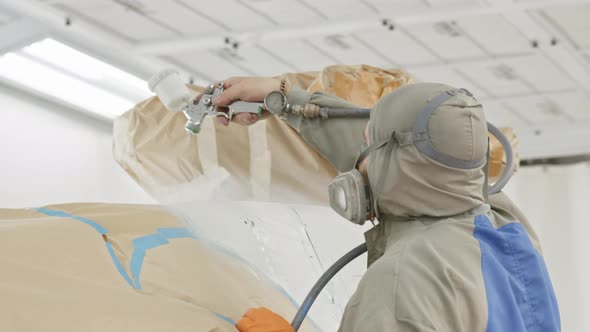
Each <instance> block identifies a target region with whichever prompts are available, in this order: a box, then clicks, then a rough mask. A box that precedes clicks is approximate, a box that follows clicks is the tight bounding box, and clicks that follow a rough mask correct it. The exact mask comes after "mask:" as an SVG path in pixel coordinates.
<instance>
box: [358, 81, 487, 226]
mask: <svg viewBox="0 0 590 332" xmlns="http://www.w3.org/2000/svg"><path fill="white" fill-rule="evenodd" d="M447 91H450V93H447ZM441 100H444V101H442V102H441V103H437V101H441ZM432 102H434V104H438V106H437V105H434V104H433V103H432ZM433 107H434V108H433ZM369 139H370V144H371V145H375V146H374V148H375V149H374V150H373V151H372V152H371V153H370V154H369V156H368V158H369V163H368V169H367V170H368V176H369V184H370V187H371V190H372V192H373V201H374V202H373V204H374V207H375V209H376V210H377V211H378V213H379V215H380V216H399V217H419V216H431V217H445V216H451V215H455V214H458V213H462V212H465V211H467V210H469V209H472V208H474V207H476V206H479V205H481V204H483V203H484V197H483V185H484V181H485V173H484V168H485V164H486V154H487V151H488V136H487V124H486V120H485V116H484V112H483V109H482V106H481V104H480V103H479V102H478V101H477V100H476V99H475V98H474V97H472V96H471V94H470V93H469V92H468V91H465V90H459V89H456V88H453V87H451V86H448V85H443V84H435V83H416V84H412V85H408V86H405V87H402V88H399V89H397V90H395V91H394V92H392V93H390V94H389V95H387V96H384V97H383V98H382V99H381V100H380V101H379V102H378V103H377V104H376V105H375V107H374V109H373V111H372V112H371V118H370V121H369Z"/></svg>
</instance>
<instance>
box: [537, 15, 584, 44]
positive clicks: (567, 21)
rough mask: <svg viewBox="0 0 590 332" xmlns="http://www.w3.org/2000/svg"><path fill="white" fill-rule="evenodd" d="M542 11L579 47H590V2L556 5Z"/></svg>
mask: <svg viewBox="0 0 590 332" xmlns="http://www.w3.org/2000/svg"><path fill="white" fill-rule="evenodd" d="M540 12H541V13H543V14H544V15H545V17H546V18H547V19H548V20H549V21H550V22H551V23H552V24H554V25H555V26H556V27H557V28H559V29H560V30H561V31H563V32H565V33H566V35H567V37H568V38H569V39H570V40H572V41H573V42H574V43H575V44H576V46H577V47H578V48H581V49H584V48H590V19H589V18H590V4H583V5H567V6H555V7H550V8H547V9H544V10H542V11H540Z"/></svg>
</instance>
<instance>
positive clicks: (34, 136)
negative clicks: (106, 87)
mask: <svg viewBox="0 0 590 332" xmlns="http://www.w3.org/2000/svg"><path fill="white" fill-rule="evenodd" d="M89 102H91V101H89ZM0 115H1V116H0V208H8V207H12V208H20V207H34V206H42V205H45V204H52V203H65V202H120V203H150V202H152V200H151V199H150V197H149V196H148V195H147V194H146V193H145V192H144V191H143V190H142V189H141V188H140V187H139V186H137V185H136V184H135V183H134V182H133V180H131V178H130V177H128V176H127V175H126V174H125V172H124V171H123V170H122V169H121V168H120V167H119V166H118V165H117V164H116V163H115V161H114V160H113V158H112V155H111V146H112V143H111V127H110V125H109V124H108V123H105V122H101V121H99V120H96V119H92V118H89V117H87V116H85V115H82V114H79V113H77V112H76V111H71V110H67V109H64V108H63V107H59V106H57V105H55V104H52V103H49V102H45V101H43V100H40V99H37V98H34V97H30V96H28V95H26V94H23V93H21V92H18V91H16V90H13V89H11V88H8V87H6V86H3V85H0Z"/></svg>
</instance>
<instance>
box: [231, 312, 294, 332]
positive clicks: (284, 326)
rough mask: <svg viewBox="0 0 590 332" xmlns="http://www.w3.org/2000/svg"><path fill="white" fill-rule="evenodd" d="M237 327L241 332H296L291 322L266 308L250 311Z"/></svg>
mask: <svg viewBox="0 0 590 332" xmlns="http://www.w3.org/2000/svg"><path fill="white" fill-rule="evenodd" d="M236 327H237V328H238V330H239V331H240V332H294V330H293V328H292V327H291V325H289V322H287V321H286V320H285V319H284V318H283V317H281V316H279V315H278V314H275V313H274V312H272V311H270V310H268V309H266V308H257V309H250V310H248V312H246V313H245V314H244V317H242V319H241V320H240V321H239V322H238V324H237V325H236Z"/></svg>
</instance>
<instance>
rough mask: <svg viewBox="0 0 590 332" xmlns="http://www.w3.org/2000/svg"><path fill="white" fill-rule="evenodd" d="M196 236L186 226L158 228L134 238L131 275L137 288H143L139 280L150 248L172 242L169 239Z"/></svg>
mask: <svg viewBox="0 0 590 332" xmlns="http://www.w3.org/2000/svg"><path fill="white" fill-rule="evenodd" d="M181 238H194V236H193V235H192V234H191V232H190V231H189V230H188V229H186V228H184V227H171V228H158V229H157V233H156V234H150V235H145V236H142V237H138V238H136V239H134V240H133V254H132V256H131V264H130V269H131V275H132V276H133V279H134V280H135V288H136V289H142V288H141V282H140V280H139V278H140V274H141V268H142V266H143V260H144V258H145V253H146V251H148V250H149V249H152V248H155V247H159V246H162V245H165V244H168V243H170V242H169V241H168V240H169V239H181Z"/></svg>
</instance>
